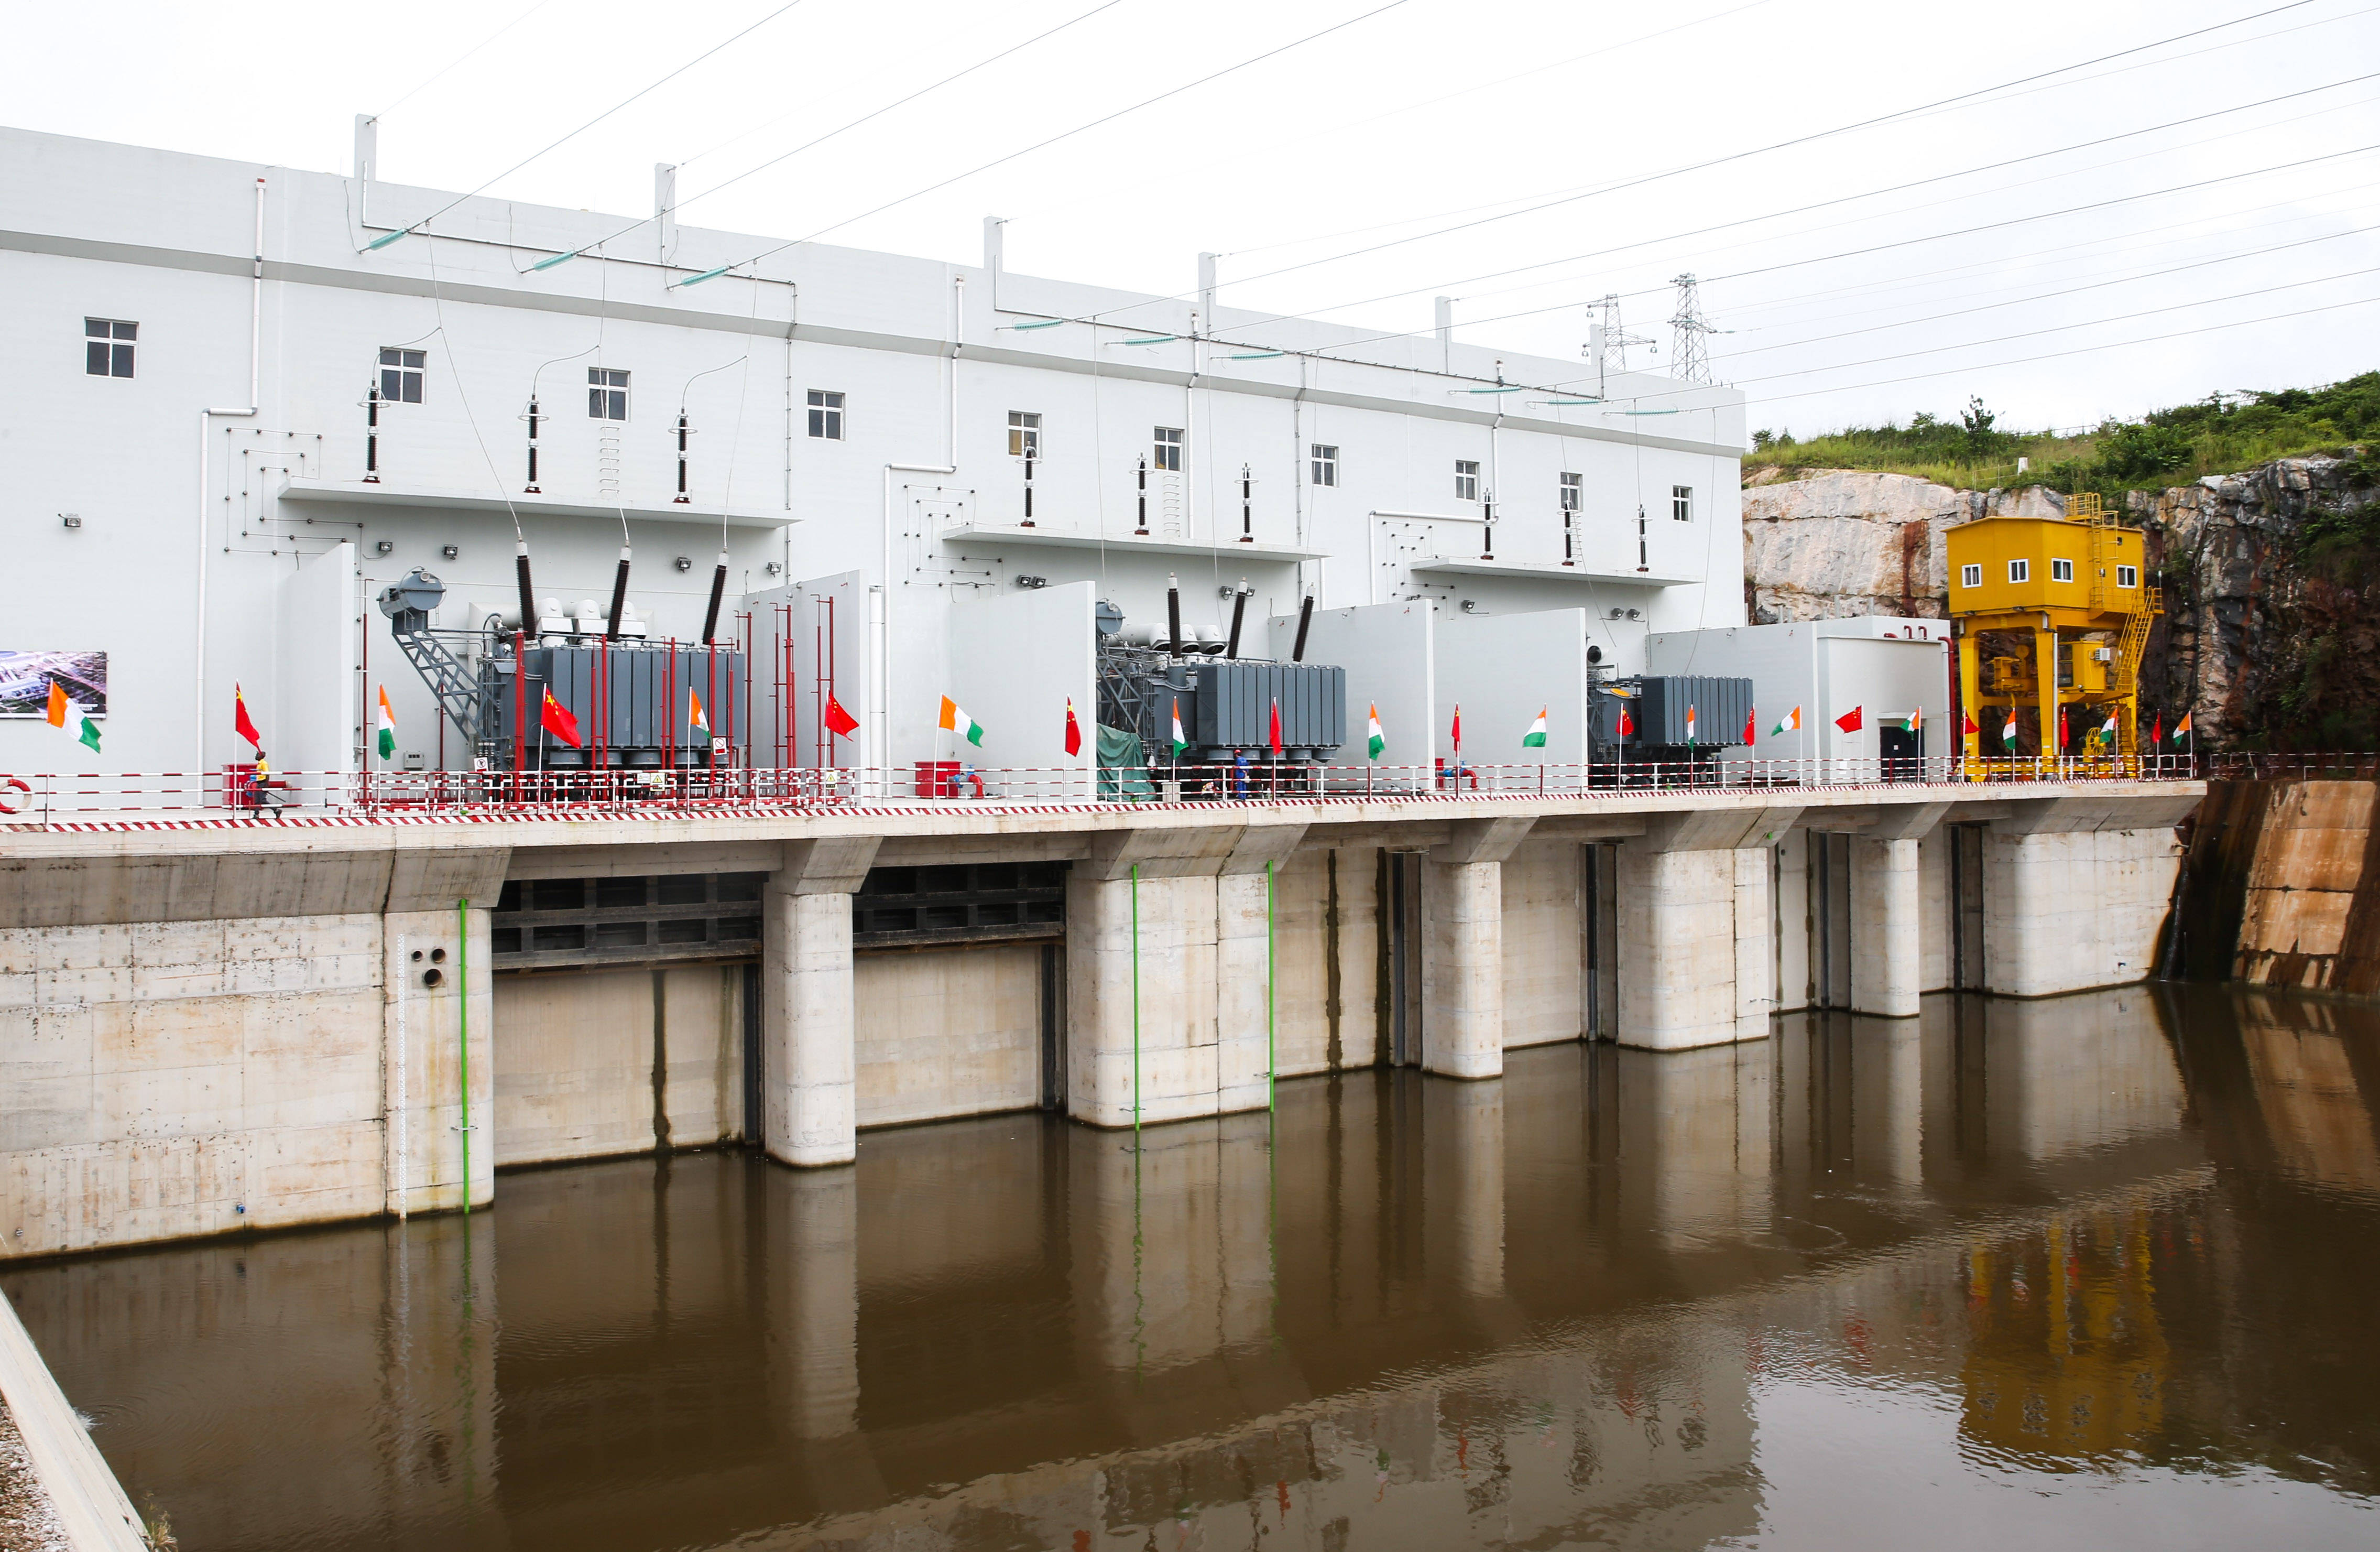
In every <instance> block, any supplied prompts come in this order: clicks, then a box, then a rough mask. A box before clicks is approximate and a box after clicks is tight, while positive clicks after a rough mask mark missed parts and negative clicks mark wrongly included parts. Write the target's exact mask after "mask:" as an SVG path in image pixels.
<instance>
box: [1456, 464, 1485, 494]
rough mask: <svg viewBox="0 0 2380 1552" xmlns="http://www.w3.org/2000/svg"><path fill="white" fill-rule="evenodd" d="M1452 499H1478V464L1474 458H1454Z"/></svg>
mask: <svg viewBox="0 0 2380 1552" xmlns="http://www.w3.org/2000/svg"><path fill="white" fill-rule="evenodd" d="M1454 499H1455V500H1457V501H1476V500H1478V499H1479V464H1478V461H1477V460H1476V459H1474V458H1456V459H1455V460H1454Z"/></svg>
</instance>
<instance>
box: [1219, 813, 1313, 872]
mask: <svg viewBox="0 0 2380 1552" xmlns="http://www.w3.org/2000/svg"><path fill="white" fill-rule="evenodd" d="M1304 838H1305V825H1249V826H1248V827H1247V828H1246V829H1245V830H1242V831H1241V832H1240V838H1239V839H1238V840H1237V841H1236V842H1234V843H1233V846H1232V854H1231V855H1230V856H1228V857H1226V858H1224V859H1223V866H1222V869H1221V871H1222V872H1224V873H1227V874H1241V873H1261V872H1263V871H1264V867H1265V864H1266V863H1268V862H1270V863H1274V864H1279V863H1281V862H1288V861H1289V857H1290V853H1292V852H1293V851H1295V850H1296V849H1297V843H1298V842H1299V841H1301V840H1303V839H1304Z"/></svg>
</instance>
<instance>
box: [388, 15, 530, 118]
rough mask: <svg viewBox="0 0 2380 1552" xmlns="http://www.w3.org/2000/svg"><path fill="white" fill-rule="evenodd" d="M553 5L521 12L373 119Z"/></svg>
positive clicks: (397, 107)
mask: <svg viewBox="0 0 2380 1552" xmlns="http://www.w3.org/2000/svg"><path fill="white" fill-rule="evenodd" d="M551 5H553V0H537V4H535V5H533V6H530V7H529V8H528V10H525V11H523V12H521V14H520V15H518V16H516V17H515V18H512V20H510V21H508V22H506V23H504V25H503V26H502V27H499V28H497V29H496V30H495V31H492V32H491V33H489V34H488V35H487V36H486V37H484V38H482V39H480V41H479V42H478V43H473V44H472V45H471V46H470V47H469V48H467V49H465V50H464V51H463V52H462V53H460V54H458V55H455V57H454V58H452V59H450V60H448V61H447V62H446V63H445V64H444V65H443V66H442V67H439V68H438V69H437V70H435V71H433V72H432V73H431V75H430V76H429V78H428V79H425V80H423V81H422V82H421V83H420V84H419V85H417V86H416V87H414V89H413V90H412V91H410V92H407V93H406V94H405V95H404V96H402V97H399V98H398V99H397V100H396V101H395V102H394V103H391V104H389V105H388V106H386V107H384V108H383V109H381V110H380V112H378V113H376V114H374V115H372V117H373V118H374V119H375V120H378V119H383V118H386V117H387V116H389V115H390V114H393V113H395V111H396V110H397V109H399V108H401V107H403V106H404V105H405V104H407V103H409V102H411V101H413V99H415V98H416V97H419V96H420V95H421V93H422V92H426V91H428V90H429V89H430V88H431V86H433V85H435V84H436V83H437V82H439V81H441V80H443V79H445V78H446V76H447V75H448V74H449V73H450V72H452V71H453V70H454V69H455V68H456V67H458V66H460V65H462V64H463V63H464V62H465V61H466V60H468V59H469V58H470V57H471V56H472V55H476V54H478V53H479V52H480V50H481V49H483V48H486V47H487V46H488V45H489V44H490V43H494V42H495V41H496V40H497V39H498V38H501V37H503V36H504V34H505V33H507V32H509V31H512V30H513V29H514V28H516V27H518V26H519V25H520V24H521V23H522V22H524V21H527V20H528V18H531V17H533V16H535V15H537V13H538V12H540V11H541V10H543V9H545V8H546V7H547V6H551Z"/></svg>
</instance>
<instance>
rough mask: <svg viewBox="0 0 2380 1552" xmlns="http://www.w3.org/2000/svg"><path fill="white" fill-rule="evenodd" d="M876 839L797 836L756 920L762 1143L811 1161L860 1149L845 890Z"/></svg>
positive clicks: (785, 1157)
mask: <svg viewBox="0 0 2380 1552" xmlns="http://www.w3.org/2000/svg"><path fill="white" fill-rule="evenodd" d="M876 847H877V840H876V837H848V838H844V837H838V838H835V839H832V840H812V841H797V842H795V843H794V844H792V845H790V846H788V847H787V848H786V849H785V857H784V865H783V866H782V867H781V868H779V869H778V870H777V871H776V872H775V873H773V874H770V875H769V887H768V890H767V892H766V896H765V899H764V905H763V922H762V925H761V947H760V979H761V996H762V999H763V1003H762V1025H763V1027H762V1034H761V1043H762V1050H761V1081H760V1082H761V1091H762V1094H761V1099H762V1103H761V1110H762V1116H763V1121H762V1129H761V1137H762V1144H763V1146H764V1147H766V1149H767V1150H768V1154H769V1156H770V1157H771V1158H773V1159H776V1160H778V1161H779V1162H780V1163H783V1164H792V1165H798V1166H801V1167H818V1166H823V1165H833V1164H849V1163H850V1162H851V1161H852V1160H853V1159H855V1158H856V1157H857V1156H858V1152H859V1138H858V1103H857V1102H858V1086H857V1066H858V1059H857V1051H856V1044H855V1037H854V1030H853V1023H852V990H851V987H852V975H851V897H852V894H853V892H854V891H855V890H856V889H857V888H858V887H859V885H860V882H861V881H862V880H863V879H865V878H866V877H867V876H868V867H869V866H870V864H872V863H873V862H874V861H875V859H876Z"/></svg>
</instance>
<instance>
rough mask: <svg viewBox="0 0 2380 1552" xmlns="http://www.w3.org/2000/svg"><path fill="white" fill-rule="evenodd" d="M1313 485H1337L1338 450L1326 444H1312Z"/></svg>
mask: <svg viewBox="0 0 2380 1552" xmlns="http://www.w3.org/2000/svg"><path fill="white" fill-rule="evenodd" d="M1314 483H1316V484H1318V485H1336V484H1337V483H1339V449H1338V448H1337V447H1334V446H1331V445H1330V443H1328V442H1317V443H1316V444H1314Z"/></svg>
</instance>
